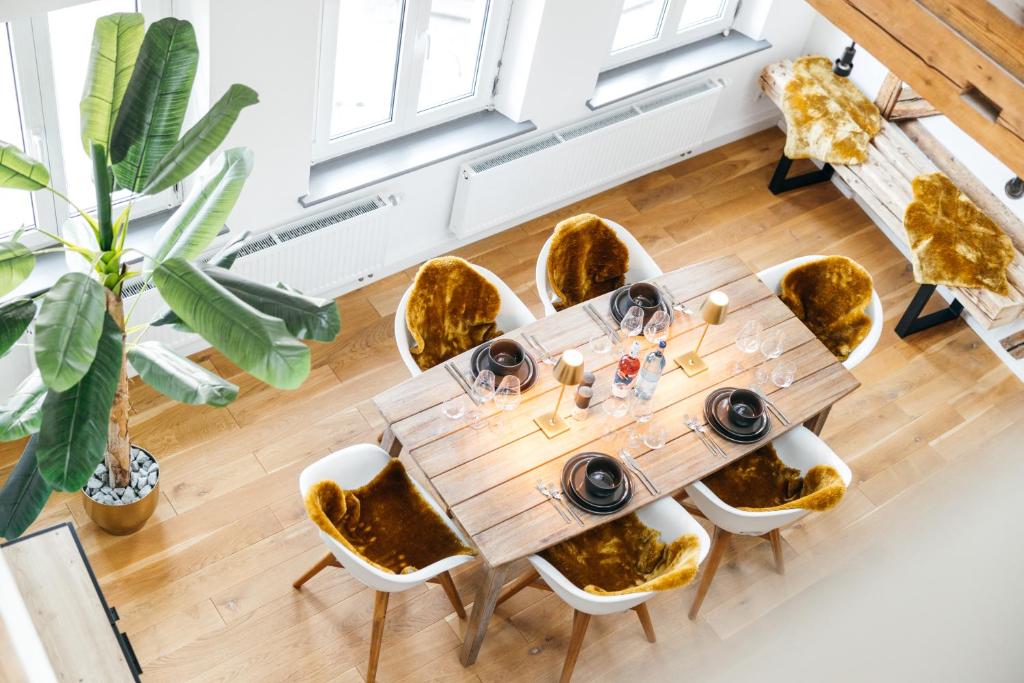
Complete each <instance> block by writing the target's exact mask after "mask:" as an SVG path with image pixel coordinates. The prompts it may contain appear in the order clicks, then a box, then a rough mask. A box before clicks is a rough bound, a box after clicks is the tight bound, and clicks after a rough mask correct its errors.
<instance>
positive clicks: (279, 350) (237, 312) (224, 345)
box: [153, 258, 309, 389]
mask: <svg viewBox="0 0 1024 683" xmlns="http://www.w3.org/2000/svg"><path fill="white" fill-rule="evenodd" d="M153 282H155V283H156V286H157V289H159V290H160V294H161V295H162V296H163V298H164V301H166V302H167V304H168V305H169V306H170V307H171V308H172V309H173V310H174V312H175V313H177V314H178V316H179V317H180V318H181V319H182V320H183V321H185V324H186V325H188V326H189V327H190V328H191V329H193V330H195V332H196V333H198V334H200V335H202V337H203V338H204V339H205V340H206V341H208V342H210V344H212V345H213V346H214V347H215V348H216V349H217V350H219V351H220V352H221V353H223V354H224V355H225V356H227V357H228V358H229V359H230V360H231V361H232V362H233V363H235V364H236V365H238V366H239V367H240V368H242V369H243V370H245V371H247V372H249V373H250V374H252V375H253V376H254V377H256V378H257V379H260V380H262V381H264V382H266V383H267V384H270V385H272V386H275V387H277V388H279V389H295V388H296V387H298V386H299V385H301V384H302V382H303V380H305V379H306V376H307V375H308V374H309V349H308V348H307V347H306V345H305V344H303V343H302V342H301V341H299V340H297V339H296V338H295V337H293V336H292V335H291V334H289V333H288V328H286V327H285V325H284V323H283V322H281V321H280V320H278V319H277V318H272V317H270V316H269V315H265V314H263V313H260V312H259V311H257V310H256V309H255V308H253V307H252V306H250V305H249V304H247V303H245V302H243V301H241V300H240V299H238V298H237V297H236V296H235V295H233V294H232V293H231V292H229V291H228V290H227V289H225V288H224V287H222V286H221V285H219V284H217V283H216V282H215V281H214V280H213V279H212V278H211V277H210V276H209V275H206V274H204V273H203V272H202V271H200V270H199V269H198V268H196V267H195V266H194V265H192V264H191V263H189V262H188V261H185V260H184V259H181V258H172V259H168V260H167V261H164V262H163V263H161V264H160V265H159V266H157V269H156V271H155V272H154V274H153Z"/></svg>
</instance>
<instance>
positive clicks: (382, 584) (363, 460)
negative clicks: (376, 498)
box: [292, 444, 475, 683]
mask: <svg viewBox="0 0 1024 683" xmlns="http://www.w3.org/2000/svg"><path fill="white" fill-rule="evenodd" d="M390 459H391V456H389V455H388V454H387V452H386V451H384V450H382V449H380V448H378V447H377V446H375V445H371V444H358V445H356V446H349V447H348V448H343V449H341V450H340V451H337V452H336V453H332V454H331V455H328V456H326V457H324V458H321V459H320V460H317V461H316V462H315V463H313V464H312V465H310V466H309V467H307V468H306V469H304V470H302V474H300V475H299V492H300V493H301V494H302V498H303V500H305V498H306V492H307V491H309V489H310V487H312V486H313V485H314V484H316V483H317V482H319V481H324V480H331V481H334V482H336V483H337V484H338V485H339V486H340V487H341V488H343V489H356V488H359V487H360V486H363V485H364V484H366V483H368V482H369V481H370V480H371V479H373V478H374V476H376V475H377V473H378V472H380V471H381V469H383V467H384V466H385V465H387V464H388V461H389V460H390ZM411 481H412V483H413V485H415V486H416V490H418V491H419V493H420V495H421V496H423V498H424V500H426V501H427V502H428V503H429V504H430V506H431V507H432V508H434V510H436V511H437V514H438V515H439V516H440V517H441V519H442V520H444V522H445V524H447V525H448V527H449V528H450V529H451V530H452V531H453V532H454V533H455V534H456V535H457V536H458V537H459V539H461V540H462V543H463V544H465V545H469V544H468V542H467V541H466V538H465V536H463V535H462V533H461V532H460V531H459V529H458V528H457V527H456V526H455V525H454V524H453V523H452V521H451V520H450V519H448V516H447V515H446V514H445V513H444V510H442V509H441V506H440V505H438V504H437V502H436V501H435V500H434V499H433V498H431V497H430V495H429V494H428V493H427V492H426V491H425V490H423V487H421V486H420V485H419V482H417V481H416V480H415V479H411ZM320 540H322V541H323V542H324V545H326V546H327V548H328V549H329V550H330V552H329V553H327V555H325V556H324V557H323V558H322V559H321V560H320V561H319V562H317V563H316V564H315V565H313V567H312V568H310V570H309V571H307V572H306V573H305V574H303V575H302V576H301V577H300V578H299V579H298V580H297V581H295V583H293V584H292V586H293V587H294V588H296V589H301V588H302V585H303V584H304V583H306V582H307V581H309V580H310V579H311V578H313V577H314V576H316V575H317V574H318V573H320V572H321V571H322V570H323V569H325V568H327V567H344V568H345V569H347V570H348V571H349V573H351V574H352V576H353V577H355V579H356V580H357V581H359V582H360V583H362V584H364V585H366V586H368V587H370V588H373V589H374V590H375V591H377V594H376V596H375V600H374V606H373V631H372V634H371V638H370V663H369V667H368V671H367V675H366V680H367V682H368V683H372V681H373V680H374V677H375V676H376V674H377V661H378V659H379V658H380V646H381V637H382V636H383V634H384V615H385V613H386V612H387V608H388V596H389V595H390V594H391V593H398V592H401V591H405V590H409V589H410V588H415V587H416V586H419V585H422V584H423V583H425V582H427V581H430V582H431V583H438V584H440V585H441V587H442V588H443V589H444V591H445V594H446V595H447V596H448V599H449V600H450V601H451V603H452V607H453V608H455V612H456V614H458V615H459V618H461V619H465V618H466V611H465V608H464V607H463V605H462V600H461V599H460V598H459V593H458V591H457V590H456V588H455V583H454V581H452V576H451V574H450V573H449V571H450V570H452V569H454V568H455V567H458V566H459V565H462V564H466V563H467V562H472V561H473V560H474V559H475V558H473V557H471V556H469V555H453V556H451V557H446V558H444V559H441V560H438V561H437V562H434V563H433V564H431V565H428V566H426V567H423V568H422V569H417V570H416V571H414V572H411V573H408V574H391V573H388V572H385V571H382V570H380V569H378V568H377V567H375V566H373V565H372V564H370V563H369V562H367V561H366V560H365V559H364V558H363V557H361V556H359V555H358V554H356V553H354V552H352V551H351V550H349V549H348V548H346V547H345V546H343V545H342V544H341V543H339V542H338V541H336V540H335V539H334V538H332V537H331V536H329V535H328V534H326V533H324V532H323V531H322V530H321V531H320Z"/></svg>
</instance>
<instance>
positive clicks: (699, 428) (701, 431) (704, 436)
mask: <svg viewBox="0 0 1024 683" xmlns="http://www.w3.org/2000/svg"><path fill="white" fill-rule="evenodd" d="M683 422H685V423H686V426H687V427H689V428H690V430H691V431H692V432H693V433H694V434H696V435H697V438H698V439H700V440H701V442H702V443H703V444H704V447H705V448H707V449H708V451H709V452H710V453H711V454H712V455H717V456H719V457H721V458H726V457H728V456H727V455H726V454H725V449H724V448H722V447H721V446H719V445H718V443H717V442H716V441H715V440H714V439H712V438H711V435H710V434H708V428H707V427H705V426H704V423H702V422H700V421H699V420H698V419H697V418H695V417H693V416H692V415H684V416H683Z"/></svg>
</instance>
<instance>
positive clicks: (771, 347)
mask: <svg viewBox="0 0 1024 683" xmlns="http://www.w3.org/2000/svg"><path fill="white" fill-rule="evenodd" d="M782 348H783V344H782V330H780V329H778V328H776V329H774V330H768V331H767V332H765V333H764V334H763V335H762V336H761V355H763V356H764V359H765V360H766V361H769V360H773V359H775V358H778V357H779V356H781V355H782Z"/></svg>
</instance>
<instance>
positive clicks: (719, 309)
mask: <svg viewBox="0 0 1024 683" xmlns="http://www.w3.org/2000/svg"><path fill="white" fill-rule="evenodd" d="M728 311H729V295H728V294H726V293H725V292H723V291H720V290H715V291H713V292H711V293H710V294H708V298H707V299H705V300H704V303H703V304H701V306H700V317H701V318H703V319H704V329H703V330H702V331H701V333H700V340H699V341H698V342H697V348H695V349H694V350H693V351H690V352H688V353H684V354H683V355H681V356H679V357H677V358H676V359H675V361H676V364H677V365H678V366H679V367H680V368H682V369H683V372H685V373H686V375H687V377H693V376H694V375H699V374H700V373H702V372H704V371H705V370H707V369H708V365H707V363H705V362H704V359H703V358H701V357H700V345H701V344H703V343H704V337H705V335H707V333H708V327H710V326H711V325H721V324H722V323H723V322H725V316H726V314H727V313H728Z"/></svg>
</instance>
